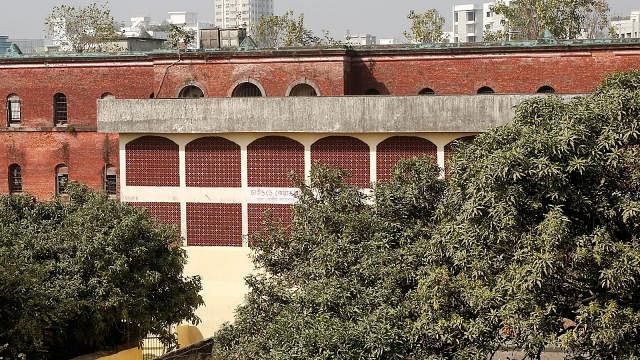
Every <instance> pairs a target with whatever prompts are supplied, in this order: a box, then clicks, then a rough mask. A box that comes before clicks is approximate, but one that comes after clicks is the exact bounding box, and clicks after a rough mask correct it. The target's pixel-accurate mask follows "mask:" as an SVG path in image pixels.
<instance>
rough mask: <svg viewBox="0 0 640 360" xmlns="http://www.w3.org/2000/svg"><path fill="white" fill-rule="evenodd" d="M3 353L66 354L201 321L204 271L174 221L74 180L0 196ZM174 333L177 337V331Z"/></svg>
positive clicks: (31, 355)
mask: <svg viewBox="0 0 640 360" xmlns="http://www.w3.org/2000/svg"><path fill="white" fill-rule="evenodd" d="M0 214H1V216H0V318H1V319H2V321H0V358H4V359H16V358H18V357H20V356H21V355H20V354H23V355H22V356H25V355H26V358H28V359H44V358H47V359H68V358H71V357H74V356H77V355H81V354H85V353H91V352H94V351H96V350H103V349H109V348H112V347H114V346H117V345H123V344H130V343H137V342H139V341H140V339H141V338H143V337H144V336H146V334H147V333H155V334H159V335H162V336H163V337H164V338H165V341H169V340H172V335H169V333H168V328H169V326H170V325H173V324H176V323H179V322H181V321H183V320H186V321H193V322H197V321H198V319H197V318H196V317H195V315H194V310H195V309H196V308H197V307H198V306H199V305H201V304H202V299H201V297H200V295H198V292H199V290H200V288H201V286H200V279H199V278H198V277H193V278H187V277H184V276H183V275H182V270H183V268H184V264H185V261H186V255H185V253H184V251H183V250H182V249H181V248H180V247H179V246H178V245H177V244H176V240H177V239H178V234H177V233H176V231H175V229H173V228H172V227H170V226H167V225H161V224H159V223H157V222H156V221H155V220H153V219H152V218H150V217H149V216H148V215H147V214H146V213H144V212H143V211H141V210H138V209H135V208H133V207H130V206H128V205H125V204H121V203H119V202H116V201H113V200H109V199H108V198H107V196H106V195H102V194H96V193H93V192H91V191H90V190H88V189H87V188H85V187H81V186H78V185H75V184H70V185H69V187H68V199H61V198H56V199H54V200H52V201H47V202H40V201H37V200H35V199H34V198H33V197H31V196H27V195H14V196H2V197H0ZM170 338H171V339H170Z"/></svg>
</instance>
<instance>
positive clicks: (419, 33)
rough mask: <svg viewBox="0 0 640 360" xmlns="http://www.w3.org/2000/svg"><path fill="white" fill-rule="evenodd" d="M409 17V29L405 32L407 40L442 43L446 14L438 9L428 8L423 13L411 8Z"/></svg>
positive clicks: (422, 42) (418, 42)
mask: <svg viewBox="0 0 640 360" xmlns="http://www.w3.org/2000/svg"><path fill="white" fill-rule="evenodd" d="M407 19H409V21H411V27H410V29H409V31H405V32H404V36H405V37H406V38H407V40H409V41H411V42H413V43H417V44H427V43H440V42H443V41H444V40H445V38H444V31H443V28H444V23H445V20H444V16H441V15H440V13H439V12H438V10H436V9H428V10H426V11H425V12H423V13H417V12H416V11H415V10H411V11H410V12H409V15H407Z"/></svg>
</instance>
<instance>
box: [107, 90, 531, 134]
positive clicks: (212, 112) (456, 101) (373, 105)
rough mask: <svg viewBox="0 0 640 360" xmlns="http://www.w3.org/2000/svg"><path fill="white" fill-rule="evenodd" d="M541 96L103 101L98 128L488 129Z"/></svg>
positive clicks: (228, 130)
mask: <svg viewBox="0 0 640 360" xmlns="http://www.w3.org/2000/svg"><path fill="white" fill-rule="evenodd" d="M534 96H536V95H470V96H467V95H455V96H341V97H286V98H281V97H266V98H202V99H166V100H162V99H159V100H100V101H99V102H98V131H100V132H112V133H156V134H171V133H257V132H259V133H263V132H272V133H415V132H482V131H486V130H488V129H490V128H493V127H496V126H499V125H502V124H505V123H508V122H509V121H511V120H512V118H513V115H514V108H515V106H516V105H518V104H519V103H521V102H522V101H524V100H526V99H530V98H532V97H534ZM538 96H540V95H538Z"/></svg>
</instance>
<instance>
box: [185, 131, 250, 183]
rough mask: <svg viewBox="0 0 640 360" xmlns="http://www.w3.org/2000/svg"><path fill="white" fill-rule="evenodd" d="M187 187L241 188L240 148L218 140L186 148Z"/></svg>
mask: <svg viewBox="0 0 640 360" xmlns="http://www.w3.org/2000/svg"><path fill="white" fill-rule="evenodd" d="M185 150H186V158H187V159H186V162H187V164H186V165H187V186H189V187H240V186H241V178H240V171H241V170H240V146H239V145H238V144H236V143H234V142H233V141H229V140H227V139H224V138H221V137H217V136H216V137H205V138H201V139H197V140H194V141H192V142H190V143H189V144H187V146H186V149H185Z"/></svg>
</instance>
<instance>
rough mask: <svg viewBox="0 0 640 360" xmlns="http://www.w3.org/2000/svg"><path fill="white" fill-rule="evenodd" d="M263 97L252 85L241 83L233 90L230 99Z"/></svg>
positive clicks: (257, 88) (258, 89) (256, 87)
mask: <svg viewBox="0 0 640 360" xmlns="http://www.w3.org/2000/svg"><path fill="white" fill-rule="evenodd" d="M260 96H263V94H262V91H260V88H259V87H258V86H257V85H256V84H253V83H250V82H243V83H242V84H239V85H238V86H236V88H235V89H233V93H232V94H231V97H260Z"/></svg>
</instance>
